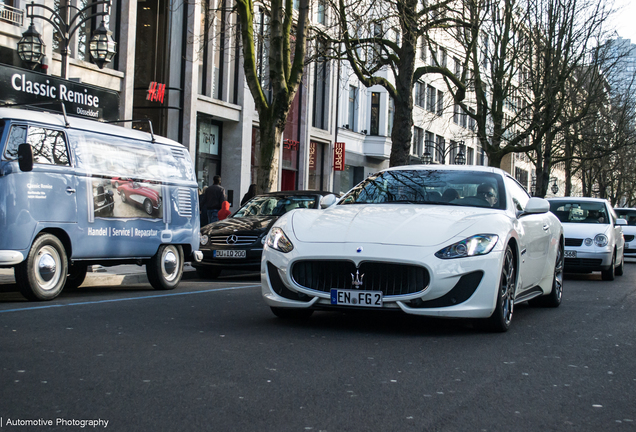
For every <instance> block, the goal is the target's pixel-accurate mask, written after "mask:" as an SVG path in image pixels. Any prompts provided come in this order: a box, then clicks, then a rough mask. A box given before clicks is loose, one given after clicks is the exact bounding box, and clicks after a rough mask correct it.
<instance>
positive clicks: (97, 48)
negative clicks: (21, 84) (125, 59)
mask: <svg viewBox="0 0 636 432" xmlns="http://www.w3.org/2000/svg"><path fill="white" fill-rule="evenodd" d="M69 1H70V0H63V3H62V4H61V5H60V9H59V11H57V10H55V9H52V8H50V7H48V6H46V5H42V4H35V3H34V2H31V3H30V4H28V5H27V7H26V10H27V18H31V25H30V26H29V28H28V29H27V31H25V32H24V33H22V39H20V41H19V42H18V55H19V56H20V58H21V59H22V61H24V62H25V63H27V64H28V65H29V66H30V67H31V68H34V67H35V66H36V65H38V64H40V62H41V61H42V57H43V56H44V42H42V38H41V37H40V34H39V33H38V32H37V30H36V29H35V27H34V25H33V18H40V19H43V20H45V21H47V22H49V23H50V24H51V25H52V26H53V28H54V29H55V30H56V31H57V33H58V34H59V35H60V37H61V39H62V40H61V41H60V51H61V55H62V73H61V77H62V78H64V79H68V52H69V49H68V46H69V43H70V41H71V37H73V34H75V32H76V31H77V30H78V29H79V28H80V26H81V25H82V24H83V23H84V22H86V21H88V20H89V19H91V18H93V17H96V16H101V17H102V23H101V24H100V26H99V27H98V28H97V30H95V32H94V34H93V37H92V38H91V40H90V43H89V51H90V54H91V57H92V58H93V61H95V63H96V64H97V66H98V67H99V68H100V69H101V68H103V67H104V65H105V64H106V63H109V62H110V61H111V60H112V59H113V57H114V56H115V54H117V43H116V42H115V41H114V40H113V38H112V32H110V31H109V30H108V29H107V28H106V23H105V22H104V16H106V15H108V14H109V13H110V5H111V2H110V0H96V1H93V2H91V3H89V4H88V5H87V6H86V7H84V8H82V9H79V8H78V7H75V6H73V5H71V4H70V3H69ZM99 5H104V7H103V10H102V11H101V12H95V13H92V14H88V13H87V12H88V11H89V9H92V8H94V7H96V6H99ZM35 8H40V9H44V10H45V11H48V12H50V16H45V15H40V14H38V13H36V12H35ZM71 8H72V9H73V14H72V16H71Z"/></svg>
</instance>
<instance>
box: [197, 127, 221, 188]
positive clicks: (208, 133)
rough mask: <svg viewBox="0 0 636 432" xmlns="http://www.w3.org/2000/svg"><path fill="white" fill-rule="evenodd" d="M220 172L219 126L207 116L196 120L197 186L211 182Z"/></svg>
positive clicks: (207, 184)
mask: <svg viewBox="0 0 636 432" xmlns="http://www.w3.org/2000/svg"><path fill="white" fill-rule="evenodd" d="M220 174H221V126H220V124H217V123H214V122H212V120H210V119H208V118H207V117H203V116H199V118H198V122H197V181H198V183H199V187H204V186H209V185H211V184H212V178H213V177H214V176H215V175H220Z"/></svg>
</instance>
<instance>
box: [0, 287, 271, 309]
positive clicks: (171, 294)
mask: <svg viewBox="0 0 636 432" xmlns="http://www.w3.org/2000/svg"><path fill="white" fill-rule="evenodd" d="M260 286H261V284H258V285H245V286H238V287H226V288H215V289H209V290H203V291H188V292H182V293H170V294H157V295H151V296H142V297H127V298H120V299H109V300H97V301H87V302H79V303H67V304H53V305H46V306H33V307H25V308H18V309H6V310H0V313H5V312H20V311H28V310H38V309H50V308H56V307H64V306H82V305H89V304H99V303H113V302H120V301H129V300H143V299H152V298H162V297H174V296H182V295H190V294H205V293H210V292H215V291H233V290H240V289H245V288H256V287H260Z"/></svg>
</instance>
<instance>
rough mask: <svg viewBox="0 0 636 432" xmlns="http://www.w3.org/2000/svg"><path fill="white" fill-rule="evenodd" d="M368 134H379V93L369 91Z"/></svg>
mask: <svg viewBox="0 0 636 432" xmlns="http://www.w3.org/2000/svg"><path fill="white" fill-rule="evenodd" d="M370 127H371V129H370V135H379V134H380V93H371V125H370Z"/></svg>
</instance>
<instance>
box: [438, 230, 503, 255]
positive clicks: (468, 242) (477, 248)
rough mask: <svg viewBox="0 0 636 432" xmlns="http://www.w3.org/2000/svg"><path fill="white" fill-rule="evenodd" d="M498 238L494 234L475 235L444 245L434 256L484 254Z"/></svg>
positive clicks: (493, 245) (492, 246)
mask: <svg viewBox="0 0 636 432" xmlns="http://www.w3.org/2000/svg"><path fill="white" fill-rule="evenodd" d="M498 239H499V237H497V236H496V235H495V234H481V235H475V236H472V237H468V238H467V239H464V240H462V241H459V242H457V243H454V244H452V245H450V246H446V247H445V248H444V249H442V250H440V251H438V252H436V253H435V256H436V257H437V258H441V259H453V258H464V257H470V256H475V255H486V254H487V253H488V252H490V251H491V250H492V248H494V247H495V245H496V244H497V240H498Z"/></svg>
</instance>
